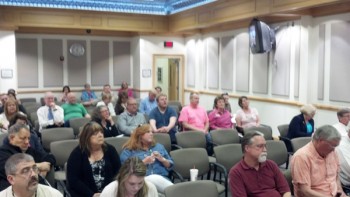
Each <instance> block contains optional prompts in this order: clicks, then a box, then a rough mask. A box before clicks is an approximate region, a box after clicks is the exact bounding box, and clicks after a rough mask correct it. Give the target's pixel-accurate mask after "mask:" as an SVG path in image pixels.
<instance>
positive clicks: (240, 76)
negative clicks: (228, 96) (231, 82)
mask: <svg viewBox="0 0 350 197" xmlns="http://www.w3.org/2000/svg"><path fill="white" fill-rule="evenodd" d="M236 39H237V42H236V45H237V46H239V47H236V48H237V51H236V56H235V57H236V60H235V61H236V91H243V92H249V70H250V66H249V54H250V52H249V50H250V49H249V36H248V33H242V34H239V35H237V36H236Z"/></svg>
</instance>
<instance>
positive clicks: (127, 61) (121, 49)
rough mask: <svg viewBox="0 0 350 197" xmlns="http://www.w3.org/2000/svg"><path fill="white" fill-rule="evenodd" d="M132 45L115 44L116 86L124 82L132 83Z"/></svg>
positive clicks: (114, 71) (114, 72)
mask: <svg viewBox="0 0 350 197" xmlns="http://www.w3.org/2000/svg"><path fill="white" fill-rule="evenodd" d="M130 45H131V43H130V42H128V41H115V42H113V78H114V79H113V80H114V85H121V84H122V82H123V81H125V82H127V83H128V84H130V83H131V46H130Z"/></svg>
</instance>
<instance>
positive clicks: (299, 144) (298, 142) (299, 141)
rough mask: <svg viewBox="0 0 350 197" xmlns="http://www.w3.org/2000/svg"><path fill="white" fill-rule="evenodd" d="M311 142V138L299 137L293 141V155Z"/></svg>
mask: <svg viewBox="0 0 350 197" xmlns="http://www.w3.org/2000/svg"><path fill="white" fill-rule="evenodd" d="M310 141H311V137H298V138H293V139H292V140H291V143H292V149H293V153H295V152H297V150H298V149H299V148H301V147H303V146H305V145H306V144H307V143H309V142H310Z"/></svg>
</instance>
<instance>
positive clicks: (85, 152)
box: [67, 122, 120, 197]
mask: <svg viewBox="0 0 350 197" xmlns="http://www.w3.org/2000/svg"><path fill="white" fill-rule="evenodd" d="M119 168H120V159H119V155H118V153H117V151H116V149H115V148H114V147H113V146H112V145H109V144H107V143H105V141H104V137H103V129H102V127H101V126H100V125H99V124H98V123H96V122H90V123H87V124H86V125H84V127H83V129H82V131H81V132H80V135H79V145H78V146H77V147H76V148H75V149H74V150H73V151H72V153H71V154H70V156H69V159H68V161H67V181H68V184H69V189H68V190H69V193H70V194H71V196H72V197H82V196H84V197H98V196H99V195H100V193H101V192H102V190H103V188H104V187H105V186H106V185H108V184H109V183H110V182H112V181H113V179H114V177H115V176H116V175H117V174H118V171H119Z"/></svg>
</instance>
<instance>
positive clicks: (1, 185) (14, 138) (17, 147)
mask: <svg viewBox="0 0 350 197" xmlns="http://www.w3.org/2000/svg"><path fill="white" fill-rule="evenodd" d="M8 139H9V141H8V143H4V144H3V145H2V146H1V147H0V190H3V189H5V188H7V187H8V186H10V183H9V182H8V181H7V178H6V174H5V169H4V166H5V162H6V160H7V159H8V158H9V157H10V156H12V155H14V154H16V153H27V154H29V155H31V156H32V157H33V158H34V161H35V162H36V165H37V167H38V168H39V171H40V175H41V176H43V177H45V176H46V175H47V173H48V172H49V171H50V170H51V167H53V166H54V165H55V163H56V160H55V158H54V156H53V155H51V154H48V153H46V152H42V151H38V150H36V149H34V148H32V147H31V146H30V145H29V144H30V131H29V129H28V127H27V126H26V125H24V124H20V123H17V124H14V125H13V126H11V127H10V129H9V132H8Z"/></svg>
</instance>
